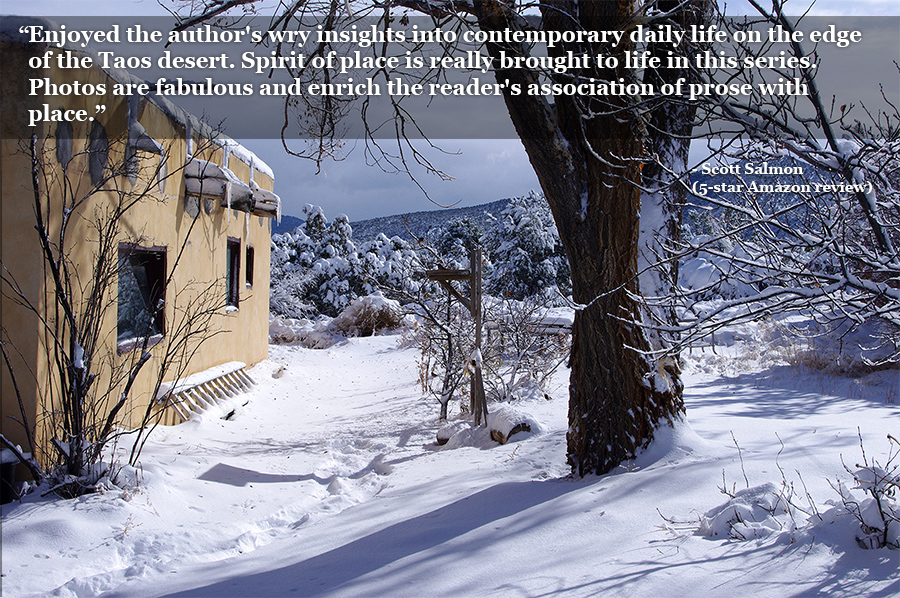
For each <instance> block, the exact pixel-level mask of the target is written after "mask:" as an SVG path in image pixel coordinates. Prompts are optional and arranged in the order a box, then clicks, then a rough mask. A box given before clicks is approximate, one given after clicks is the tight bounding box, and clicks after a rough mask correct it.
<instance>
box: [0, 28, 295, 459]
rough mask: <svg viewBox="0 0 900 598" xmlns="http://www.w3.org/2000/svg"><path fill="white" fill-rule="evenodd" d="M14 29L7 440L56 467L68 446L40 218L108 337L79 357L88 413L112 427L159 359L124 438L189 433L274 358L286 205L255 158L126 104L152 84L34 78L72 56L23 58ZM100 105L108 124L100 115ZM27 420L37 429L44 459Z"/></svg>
mask: <svg viewBox="0 0 900 598" xmlns="http://www.w3.org/2000/svg"><path fill="white" fill-rule="evenodd" d="M3 20H4V23H3V27H2V31H0V60H2V63H0V67H2V77H3V86H2V99H0V115H2V117H0V118H2V124H0V127H2V129H0V130H2V145H0V204H2V220H0V224H2V238H0V261H2V274H3V276H2V282H0V285H2V304H0V308H2V324H0V341H2V343H3V348H4V352H5V358H6V359H8V360H9V365H10V366H11V367H7V365H6V364H5V363H4V362H3V361H0V372H2V373H0V377H2V412H3V413H2V415H3V417H2V423H0V431H2V433H3V435H4V436H5V437H6V438H7V439H9V440H10V441H12V442H13V443H14V444H18V445H20V446H21V447H22V449H23V450H25V451H30V450H34V452H35V453H36V454H35V456H36V457H37V458H38V460H39V461H41V462H45V463H46V462H47V460H48V459H47V457H48V451H51V450H53V449H52V448H50V447H51V442H52V441H53V439H54V438H56V439H57V440H59V441H61V442H63V443H65V442H66V439H64V438H57V436H58V435H59V433H60V429H59V427H58V426H57V425H56V423H54V422H55V421H56V419H58V414H57V412H58V408H59V405H58V402H59V401H60V400H61V398H60V396H59V395H60V391H59V387H60V384H59V379H60V374H59V371H60V368H59V366H58V360H59V359H60V356H61V355H62V354H65V353H66V352H67V351H66V347H70V346H71V345H69V344H68V343H69V340H70V339H68V338H58V336H59V334H60V333H59V332H57V331H59V330H65V328H64V327H60V325H59V321H60V319H61V318H64V314H60V313H59V302H57V301H56V300H55V299H54V293H55V289H56V285H55V284H54V279H53V276H52V269H51V268H49V267H48V263H47V260H46V259H45V257H44V254H43V253H42V248H41V243H40V237H39V235H38V232H37V230H36V225H37V217H36V212H35V206H36V205H40V208H41V212H42V214H41V219H42V220H43V222H44V225H45V226H46V229H47V230H48V238H49V239H50V242H51V243H52V244H53V247H52V249H53V251H54V252H56V251H57V250H58V248H57V247H56V244H57V240H58V239H59V238H60V227H61V225H62V222H63V220H64V219H65V220H66V233H65V237H64V239H65V244H64V247H62V251H63V252H64V254H65V256H66V259H67V260H68V261H69V263H70V269H71V272H72V274H73V277H74V279H73V280H72V282H71V284H70V285H69V289H70V291H71V293H72V297H70V301H71V304H72V305H73V306H74V310H75V312H76V316H77V317H79V318H82V317H86V316H85V314H90V315H91V317H94V318H96V319H97V320H98V322H99V324H98V326H96V327H95V328H96V329H97V330H98V331H99V332H98V334H96V335H94V336H95V338H92V339H85V340H84V341H81V342H84V343H90V344H91V345H92V347H93V349H92V350H91V351H90V355H91V357H92V363H91V370H92V372H93V373H94V374H95V375H96V379H94V380H93V381H92V383H91V386H90V389H91V390H90V392H89V397H88V398H89V400H90V401H91V404H90V408H92V409H96V410H98V413H99V415H100V418H101V419H103V418H104V417H105V415H106V414H108V413H109V410H111V409H113V405H114V404H115V403H116V402H117V401H118V399H119V397H120V396H121V393H122V390H123V389H124V388H125V384H126V382H127V379H128V375H129V372H132V371H134V369H135V365H136V364H137V363H138V362H139V361H140V360H141V357H142V355H144V354H145V352H148V353H149V360H148V361H146V363H145V364H144V365H143V366H142V367H141V368H140V369H139V370H138V374H137V376H136V378H135V379H134V382H133V386H132V387H131V389H130V392H129V398H128V401H127V405H125V406H124V407H123V408H122V409H121V411H120V412H119V416H118V420H119V421H120V422H121V423H122V425H126V426H129V425H130V426H137V425H139V424H140V423H141V421H143V420H145V419H146V418H147V417H148V415H149V416H150V417H152V418H153V421H157V420H158V421H160V422H161V423H163V424H174V423H178V422H180V421H183V420H184V419H185V418H186V417H187V416H189V414H190V411H191V410H196V409H198V408H202V407H203V406H204V404H205V403H208V402H211V401H214V400H215V399H216V396H217V395H218V396H221V395H224V394H230V393H231V392H232V390H233V389H234V388H235V387H237V386H242V385H244V384H245V383H246V382H247V377H246V376H245V375H243V374H242V373H241V371H240V370H241V369H242V368H244V367H246V366H248V365H250V364H254V363H256V362H259V361H261V360H263V359H265V358H266V357H267V347H268V316H269V251H270V244H271V240H270V237H271V229H272V221H273V219H275V218H277V217H279V216H280V201H279V198H278V196H277V195H275V194H274V193H273V191H272V189H273V179H274V175H273V173H272V171H271V169H270V168H269V167H268V166H267V165H266V164H265V163H264V162H263V161H262V160H260V159H259V158H258V157H256V156H255V155H254V154H253V153H252V152H250V151H248V150H246V149H245V148H243V147H242V146H240V145H239V144H237V143H236V142H234V141H233V140H231V139H228V138H226V137H223V136H220V135H216V134H215V133H214V131H212V130H211V129H210V128H209V127H207V126H205V125H204V124H203V123H201V122H199V121H198V120H197V119H196V118H195V117H193V116H191V115H189V114H187V113H185V112H184V111H182V110H180V109H179V108H178V107H177V106H175V105H174V104H172V103H171V102H170V101H168V100H167V99H166V98H162V97H154V96H152V95H148V96H140V95H136V94H131V95H115V94H114V93H113V89H114V85H115V84H116V83H134V82H137V81H140V80H138V79H136V78H134V77H132V76H131V75H130V74H129V73H127V72H124V71H105V70H102V69H100V68H98V67H96V66H91V67H90V68H74V69H72V68H67V69H61V68H58V66H57V62H56V60H55V59H53V58H52V57H51V59H50V60H47V61H46V64H41V65H40V68H31V66H29V61H30V60H31V59H32V58H34V57H43V56H44V55H45V53H47V52H52V54H53V56H55V55H56V54H58V53H62V52H67V51H70V50H66V49H59V48H52V47H49V48H48V47H46V46H41V45H33V44H28V43H25V41H27V40H23V39H21V38H23V37H24V36H21V35H18V31H17V30H18V23H17V21H18V20H19V18H17V17H5V18H4V19H3ZM28 21H29V22H34V19H29V20H28ZM72 52H73V54H74V55H75V56H83V55H85V54H83V53H81V52H75V51H72ZM33 64H36V62H32V65H33ZM95 64H96V62H95ZM35 78H40V79H46V80H48V81H49V82H50V83H52V84H55V85H63V84H74V82H75V81H77V82H78V83H79V85H82V86H85V85H93V86H100V85H103V86H104V87H105V89H106V93H105V94H104V95H102V96H76V95H69V96H65V95H30V91H31V89H30V80H31V79H35ZM42 87H44V88H46V87H47V86H46V85H44V86H42ZM49 89H51V90H52V87H50V88H49ZM97 105H105V106H106V109H105V110H104V111H102V112H98V111H97V110H96V106H97ZM29 110H43V111H48V112H47V113H48V114H53V111H55V110H62V111H67V110H68V111H74V110H85V111H87V114H90V115H91V116H92V117H93V119H92V120H89V121H87V120H85V121H81V122H79V121H77V120H63V121H60V122H41V123H38V124H37V125H36V126H33V127H30V126H29V122H28V121H29V116H30V113H29V112H28V111H29ZM57 114H58V113H57ZM63 114H65V112H63ZM68 114H69V115H74V114H76V113H75V112H69V113H68ZM32 136H34V139H35V148H36V151H35V152H34V153H35V155H34V160H33V159H32V152H31V149H30V145H31V139H32ZM33 166H37V181H38V184H37V187H38V189H37V197H38V198H39V199H38V201H37V204H36V199H35V198H36V193H35V188H34V184H33V180H32V171H33ZM112 220H115V221H116V222H115V223H114V224H110V222H111V221H112ZM104 227H105V228H104ZM110 231H112V232H111V233H110ZM111 237H112V238H111ZM104 252H105V254H106V255H111V256H113V258H112V259H113V260H114V261H115V262H116V264H115V265H114V266H113V267H112V268H111V269H110V268H109V265H108V263H107V266H106V268H107V270H104V272H107V274H106V277H107V278H106V280H105V282H104V281H101V282H98V281H97V272H98V268H99V269H100V270H102V269H103V268H102V267H100V266H98V256H99V255H101V254H104ZM110 272H111V274H109V273H110ZM101 287H102V290H101V291H98V288H101ZM28 306H31V307H28ZM87 328H90V326H88V327H87ZM58 347H62V349H59V348H58ZM87 349H88V347H85V350H87ZM79 350H81V347H80V346H79V347H78V349H76V353H77V352H78V351H79ZM78 359H79V356H78V355H75V356H74V358H72V359H70V360H72V361H76V362H77V360H78ZM164 363H168V367H167V369H164V370H161V368H162V366H163V365H164ZM10 370H12V375H11V373H10ZM160 382H162V384H160ZM20 401H21V406H20ZM23 417H24V418H25V419H27V420H28V425H29V426H30V427H31V428H33V429H34V445H35V446H34V447H33V449H32V448H31V447H29V442H28V441H29V438H28V435H27V434H26V432H25V427H24V426H23V425H22V423H21V420H22V419H23ZM13 418H15V419H13ZM16 420H18V421H16ZM23 470H24V468H20V471H19V473H20V476H19V477H21V474H22V472H23Z"/></svg>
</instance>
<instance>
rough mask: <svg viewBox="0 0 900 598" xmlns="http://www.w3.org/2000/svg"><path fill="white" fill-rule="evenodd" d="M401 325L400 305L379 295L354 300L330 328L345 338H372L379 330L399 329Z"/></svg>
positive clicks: (333, 321) (401, 311)
mask: <svg viewBox="0 0 900 598" xmlns="http://www.w3.org/2000/svg"><path fill="white" fill-rule="evenodd" d="M402 324H403V310H402V309H401V307H400V304H399V303H397V302H396V301H393V300H391V299H385V298H384V296H383V295H382V294H381V293H376V294H372V295H366V296H365V297H359V298H357V299H354V300H353V301H351V302H350V305H348V306H347V307H346V308H345V309H344V311H342V312H341V313H340V315H338V317H336V318H335V319H334V320H332V321H331V327H332V328H333V329H334V330H337V331H338V332H341V333H342V334H344V335H345V336H372V335H373V334H375V333H376V332H378V331H380V330H391V329H395V328H399V327H400V326H401V325H402Z"/></svg>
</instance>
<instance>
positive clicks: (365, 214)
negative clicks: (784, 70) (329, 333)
mask: <svg viewBox="0 0 900 598" xmlns="http://www.w3.org/2000/svg"><path fill="white" fill-rule="evenodd" d="M168 4H171V2H168ZM792 4H793V5H795V6H797V8H798V9H799V8H800V7H801V6H806V5H808V4H809V2H808V0H799V1H798V2H797V3H792ZM728 6H729V12H731V11H732V10H736V11H737V8H738V7H739V6H740V2H739V1H738V2H734V1H733V2H728ZM0 8H2V10H0V13H2V14H33V15H41V16H90V15H108V16H127V15H166V14H167V13H166V12H165V11H164V10H163V9H162V8H161V7H160V5H159V3H157V2H156V0H112V1H107V0H28V1H22V0H0ZM796 12H800V11H799V10H797V11H796ZM791 13H795V11H791ZM814 13H815V14H821V15H898V14H900V3H898V2H897V1H896V0H853V1H852V2H850V1H848V0H819V1H818V2H816V4H815V9H814ZM250 101H252V100H250ZM251 108H252V107H251ZM226 132H227V130H226ZM239 141H241V142H242V143H243V144H244V145H245V146H246V147H248V148H249V149H251V150H253V151H254V152H255V153H256V154H257V155H258V156H259V157H261V158H262V159H263V160H264V161H266V162H267V163H268V164H269V165H270V166H271V167H272V168H273V170H274V171H275V176H276V186H275V190H276V192H277V193H278V194H279V195H280V196H281V198H282V200H283V202H284V211H285V213H287V214H298V213H299V212H300V208H301V207H302V206H303V204H306V203H313V204H317V205H320V206H322V207H323V208H324V210H325V214H326V216H327V217H328V218H329V220H330V219H332V218H333V217H334V216H335V215H337V214H339V213H344V214H347V215H348V216H349V217H350V220H351V221H355V220H363V219H366V218H372V217H376V216H384V215H390V214H397V213H403V212H411V211H418V210H432V209H436V208H437V207H438V205H445V206H449V205H459V206H468V205H476V204H480V203H486V202H490V201H494V200H496V199H500V198H504V197H512V196H516V195H522V194H525V193H527V192H528V191H529V190H531V189H537V188H538V183H537V179H536V178H535V176H534V172H533V171H532V169H531V166H530V165H529V163H528V159H527V157H526V156H525V152H524V150H523V149H522V145H521V143H520V142H519V141H518V140H515V139H497V140H493V139H492V140H443V141H436V142H435V144H436V145H438V146H440V148H441V149H442V150H443V151H444V153H440V152H436V151H433V150H428V148H426V147H423V148H422V149H423V151H425V152H426V155H428V157H429V158H433V159H434V161H435V163H436V164H437V165H438V166H439V167H440V168H441V169H442V170H443V171H444V172H446V173H447V174H448V175H450V176H452V177H453V180H451V181H443V180H441V179H440V178H438V177H436V176H434V175H427V174H424V173H421V172H419V173H417V176H416V178H417V180H418V182H419V183H420V184H421V185H422V186H423V187H424V188H425V190H426V191H427V193H428V195H429V196H430V198H431V200H429V198H428V197H426V196H425V194H424V193H423V192H422V191H421V190H420V189H419V187H418V186H417V185H416V183H415V182H413V181H412V180H410V177H409V176H407V175H405V174H398V173H385V172H383V171H382V170H381V169H379V168H377V167H374V166H370V165H368V164H367V163H366V162H367V159H366V156H365V152H363V151H361V147H359V146H357V144H354V143H348V144H347V149H348V150H349V151H348V152H347V153H346V156H345V157H344V160H342V161H340V162H327V163H325V164H323V166H322V169H321V172H320V173H319V174H316V166H315V165H314V164H311V163H309V162H307V161H305V160H301V159H298V158H293V157H291V156H288V155H286V153H285V152H284V149H283V148H282V146H281V142H280V141H279V140H260V139H239Z"/></svg>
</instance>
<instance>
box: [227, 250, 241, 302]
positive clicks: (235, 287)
mask: <svg viewBox="0 0 900 598" xmlns="http://www.w3.org/2000/svg"><path fill="white" fill-rule="evenodd" d="M240 280H241V240H240V239H232V238H231V237H229V238H228V245H227V247H226V252H225V284H226V285H227V289H226V293H227V294H226V300H225V303H226V305H228V306H229V307H237V306H238V301H239V300H240V286H239V281H240Z"/></svg>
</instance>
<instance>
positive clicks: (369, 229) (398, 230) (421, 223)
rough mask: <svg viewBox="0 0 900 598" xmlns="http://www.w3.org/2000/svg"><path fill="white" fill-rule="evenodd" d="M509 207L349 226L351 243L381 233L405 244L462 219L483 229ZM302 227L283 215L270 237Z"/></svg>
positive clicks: (406, 216) (475, 208)
mask: <svg viewBox="0 0 900 598" xmlns="http://www.w3.org/2000/svg"><path fill="white" fill-rule="evenodd" d="M508 203H509V199H500V200H497V201H493V202H491V203H485V204H481V205H477V206H471V207H468V208H449V209H446V208H441V209H438V210H429V211H422V212H410V213H407V214H396V215H394V216H381V217H380V218H371V219H369V220H360V221H359V222H351V223H350V226H351V227H352V228H353V242H354V243H356V244H357V245H359V244H360V243H364V242H365V241H371V240H372V239H374V238H375V237H376V236H378V233H384V234H385V236H387V237H388V238H391V237H394V236H399V237H401V238H403V239H406V240H407V241H408V240H410V233H411V234H412V235H414V236H416V237H423V236H425V233H427V232H428V231H429V230H431V229H432V228H436V227H439V226H443V225H445V224H447V223H448V222H450V221H451V220H458V219H462V218H471V219H472V220H474V221H475V222H476V223H477V224H478V226H479V227H480V228H482V229H485V228H487V225H488V221H489V218H488V214H491V215H493V216H499V215H500V212H502V211H503V208H505V207H506V205H507V204H508ZM301 224H303V220H301V219H300V218H297V217H295V216H287V215H284V216H282V217H281V224H279V225H277V226H275V227H273V228H272V233H274V234H280V233H286V232H290V231H292V230H294V229H295V228H297V227H298V226H300V225H301Z"/></svg>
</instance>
